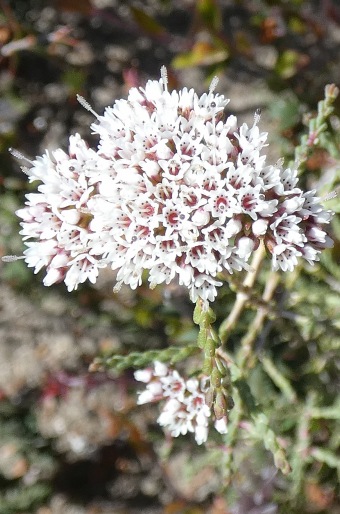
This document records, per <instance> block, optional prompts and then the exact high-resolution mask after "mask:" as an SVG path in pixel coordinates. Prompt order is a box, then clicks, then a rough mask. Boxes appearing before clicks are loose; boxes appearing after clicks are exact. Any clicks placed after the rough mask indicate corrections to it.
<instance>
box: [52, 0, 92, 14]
mask: <svg viewBox="0 0 340 514" xmlns="http://www.w3.org/2000/svg"><path fill="white" fill-rule="evenodd" d="M57 8H58V10H61V11H68V12H76V13H79V14H85V15H87V16H89V15H90V14H91V11H92V9H93V7H92V4H91V1H90V0H82V1H81V2H78V1H77V0H57Z"/></svg>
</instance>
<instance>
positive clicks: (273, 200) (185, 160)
mask: <svg viewBox="0 0 340 514" xmlns="http://www.w3.org/2000/svg"><path fill="white" fill-rule="evenodd" d="M165 77H166V74H165V73H163V77H162V78H161V79H160V80H159V81H149V82H147V84H146V86H145V88H144V89H143V88H139V89H137V88H132V89H131V90H130V92H129V95H128V98H127V100H117V101H116V102H115V103H114V105H113V106H112V107H107V108H106V110H105V112H104V114H103V116H97V121H96V122H95V123H94V124H93V125H92V127H91V128H92V130H93V131H94V132H95V133H96V134H98V136H99V144H98V148H97V149H96V150H91V149H88V148H87V146H86V144H85V142H84V141H83V140H82V139H81V138H80V136H79V135H76V136H71V137H70V145H69V151H68V153H65V152H63V151H62V150H60V149H59V150H56V151H55V152H52V154H49V153H48V152H46V153H45V155H44V156H43V157H38V158H37V159H36V160H35V161H33V162H32V167H31V168H30V169H29V170H27V174H28V176H29V178H30V181H34V180H38V181H39V182H40V185H39V186H38V192H37V193H32V194H28V195H27V196H26V198H27V202H26V206H25V207H24V208H23V209H20V210H19V211H18V213H17V214H18V215H19V216H20V217H21V218H22V222H21V225H22V230H21V234H22V235H23V237H24V240H25V241H26V245H27V249H26V250H25V252H24V255H25V259H26V262H27V264H28V265H29V266H32V267H34V268H35V271H36V272H38V271H39V270H40V269H41V268H43V267H45V268H46V270H47V274H46V277H45V279H44V283H45V285H51V284H53V283H55V282H59V281H64V282H65V283H66V285H67V287H68V289H69V290H70V291H71V290H73V289H76V288H77V286H78V284H80V283H82V282H84V281H85V280H90V282H92V283H94V282H95V281H96V279H97V275H98V271H99V269H100V268H102V267H106V266H109V267H111V268H112V269H113V270H117V284H116V287H115V289H116V290H117V289H119V287H120V286H121V285H122V284H127V285H129V286H130V287H131V288H133V289H135V288H136V287H138V286H139V285H140V284H141V283H142V274H143V272H144V271H145V270H147V272H148V279H149V282H150V285H151V287H154V286H156V285H157V284H162V283H165V284H169V283H170V282H171V281H173V280H177V281H178V283H179V284H180V285H183V286H185V287H186V288H188V290H189V292H190V297H191V299H192V301H194V302H195V301H196V300H197V299H198V298H202V299H203V300H205V301H213V300H214V299H215V297H216V294H217V289H216V288H217V287H219V286H221V285H222V277H223V273H224V274H225V273H233V272H234V271H235V270H237V271H239V270H242V269H249V267H248V265H247V262H248V261H249V259H250V257H251V255H252V253H253V252H254V251H255V250H256V249H257V247H258V246H259V245H260V244H264V245H265V246H266V248H267V250H268V253H269V254H270V255H271V256H272V263H273V268H274V269H282V270H283V271H291V270H293V268H294V267H295V266H296V264H297V262H298V257H302V258H304V259H306V260H307V261H308V262H309V263H313V262H314V261H316V260H318V258H319V253H320V251H321V250H322V249H323V248H325V247H327V246H331V244H332V241H331V239H330V238H329V237H328V235H327V232H326V231H325V229H324V226H325V224H327V223H329V221H330V219H331V213H330V212H329V211H326V210H325V209H324V208H323V207H322V206H321V204H320V203H319V201H318V198H316V197H315V192H314V191H308V192H305V193H304V192H303V191H302V190H301V189H299V188H298V187H297V184H298V179H297V173H296V170H291V169H286V170H284V169H282V165H281V164H280V163H277V164H276V165H266V163H265V161H266V156H265V155H262V154H261V152H262V150H263V148H264V147H265V146H266V139H267V134H266V133H264V132H260V130H259V127H258V121H259V115H258V114H256V115H255V118H254V123H253V125H252V126H248V125H247V124H245V123H244V124H242V125H241V126H240V127H238V125H237V119H236V117H235V116H229V117H225V113H224V108H225V106H226V105H227V103H228V102H229V100H227V99H225V98H224V96H223V95H219V94H215V93H214V91H213V89H214V87H215V85H216V81H215V82H214V84H213V85H212V86H211V88H210V90H209V92H208V93H205V94H203V95H202V96H200V97H199V96H198V95H197V94H196V93H195V91H194V90H193V89H190V90H188V89H186V88H184V89H182V90H180V91H172V92H169V91H168V90H167V82H166V78H165Z"/></svg>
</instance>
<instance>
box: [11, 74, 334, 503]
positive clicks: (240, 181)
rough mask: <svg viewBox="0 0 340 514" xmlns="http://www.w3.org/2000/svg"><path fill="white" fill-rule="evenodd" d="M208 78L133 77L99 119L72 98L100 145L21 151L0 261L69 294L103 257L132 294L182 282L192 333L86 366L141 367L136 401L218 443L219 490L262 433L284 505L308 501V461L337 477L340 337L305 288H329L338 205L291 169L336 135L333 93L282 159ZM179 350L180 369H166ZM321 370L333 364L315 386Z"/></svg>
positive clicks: (173, 429)
mask: <svg viewBox="0 0 340 514" xmlns="http://www.w3.org/2000/svg"><path fill="white" fill-rule="evenodd" d="M216 86H217V80H216V79H214V80H213V82H212V84H211V86H210V88H209V91H208V93H205V94H203V95H202V96H201V97H198V96H197V95H196V93H195V92H194V91H193V90H192V89H191V90H188V89H186V88H184V89H183V90H181V91H172V92H170V91H168V82H167V73H166V70H165V68H163V69H162V77H161V79H160V80H159V81H149V82H148V83H147V84H146V87H145V88H139V89H137V88H132V89H131V90H130V92H129V95H128V100H118V101H116V102H115V104H114V105H113V107H108V108H107V109H106V110H105V112H104V115H103V116H100V115H98V114H97V113H95V112H94V111H93V110H92V108H91V107H90V106H89V104H88V103H87V102H86V101H85V100H84V99H82V98H80V102H81V103H82V105H83V106H84V107H85V108H86V109H87V110H89V111H90V112H91V113H92V114H93V115H94V116H95V118H96V121H95V123H93V124H92V130H94V132H96V133H97V134H98V135H99V138H100V142H99V145H98V147H97V148H96V149H95V150H93V149H90V148H88V147H87V146H86V145H85V143H84V141H83V140H82V139H81V138H80V136H78V135H76V136H71V137H70V146H69V150H68V153H66V152H64V151H63V150H61V149H58V150H56V151H54V152H52V154H50V153H48V152H46V153H45V154H44V155H43V156H42V157H38V158H36V159H35V160H34V161H28V164H29V167H28V168H26V167H25V168H24V171H25V173H26V174H27V175H28V176H29V178H30V181H33V182H34V181H37V180H38V181H39V183H40V185H39V186H38V192H37V193H31V194H29V195H27V197H26V206H25V207H24V208H23V209H19V210H18V211H17V214H18V215H19V217H20V218H21V219H22V220H23V221H22V222H21V225H22V230H21V234H22V235H23V236H24V239H25V240H26V246H27V249H26V250H25V252H24V255H23V256H22V257H15V256H8V257H7V258H6V259H5V260H7V261H11V260H13V261H15V260H17V259H24V260H25V261H26V263H27V264H28V265H29V266H31V267H34V268H35V272H38V271H40V270H41V269H42V268H46V270H47V274H46V276H45V278H44V280H43V282H44V284H45V285H47V286H49V285H52V284H54V283H57V282H60V281H64V282H65V284H66V285H67V288H68V290H69V291H72V290H74V289H77V287H78V285H79V284H81V283H83V282H85V281H86V280H89V281H90V282H92V283H95V282H96V280H97V276H98V274H99V271H100V269H102V268H105V267H108V266H109V267H111V268H112V269H114V270H117V277H116V279H117V285H116V286H115V288H114V289H115V290H116V291H119V290H120V289H121V287H122V286H123V285H127V286H129V287H130V288H132V289H136V288H137V287H139V286H141V284H142V282H144V280H145V278H147V279H148V281H149V283H150V287H151V288H152V289H153V288H155V287H156V286H157V285H159V284H163V283H165V284H170V282H172V281H174V280H175V279H176V280H177V281H178V283H179V285H180V286H181V287H182V288H184V289H188V290H189V295H190V299H191V301H192V302H193V303H195V304H196V307H195V310H194V314H193V321H194V323H195V324H196V325H197V326H198V329H199V330H198V333H197V343H196V344H194V341H192V343H191V344H185V345H184V346H179V345H173V346H171V345H170V346H169V347H168V348H165V349H161V350H157V349H151V350H148V349H146V350H145V351H144V352H131V353H124V354H117V353H115V354H113V355H106V356H103V357H98V358H97V359H96V360H95V361H94V362H93V364H92V365H91V370H92V371H96V370H98V369H103V368H108V369H111V368H114V369H118V370H123V369H125V368H130V367H132V368H144V367H145V366H148V367H146V368H145V369H142V370H141V369H140V370H138V371H136V373H135V377H136V379H137V380H139V381H141V382H144V383H145V384H146V389H145V390H144V391H142V392H140V394H139V397H138V402H139V403H140V404H144V403H148V402H155V401H160V402H161V404H162V410H161V413H160V416H159V418H158V423H159V424H160V425H161V426H163V427H164V430H165V431H166V432H167V433H168V434H169V435H171V436H173V437H178V436H180V435H185V434H186V433H188V432H192V433H193V434H194V437H195V440H196V442H197V443H198V444H200V445H201V444H204V443H207V442H209V444H208V443H207V444H208V446H207V448H208V453H209V445H211V444H212V443H213V441H215V442H216V443H217V444H220V445H222V447H223V449H224V452H223V453H222V454H221V455H220V460H219V462H216V467H217V468H219V469H220V472H221V474H222V479H221V487H222V490H224V489H226V491H227V490H228V484H229V483H230V481H232V480H234V479H235V475H236V473H237V468H238V458H239V445H240V443H242V442H243V443H244V444H246V445H247V447H248V449H249V451H250V452H252V448H256V447H257V444H258V441H260V442H261V443H262V445H263V447H264V448H265V449H266V450H267V451H269V452H270V453H271V454H272V459H273V463H274V465H275V467H276V468H278V469H279V470H280V471H281V472H282V474H283V475H286V476H287V480H288V481H285V484H286V485H285V487H287V489H288V491H287V493H286V501H289V502H290V504H291V505H292V508H293V506H294V505H300V504H302V503H303V501H304V500H303V488H304V487H305V478H304V477H305V474H306V472H307V470H309V473H310V477H311V479H312V478H313V475H314V473H315V471H314V470H315V469H316V468H315V466H316V464H321V465H322V466H327V467H328V468H330V469H331V470H334V471H335V472H336V473H339V459H338V457H337V448H336V445H337V442H336V441H337V439H336V438H335V437H334V434H335V433H336V428H335V423H336V422H337V421H338V420H339V408H338V407H339V405H338V403H337V399H336V395H335V394H334V393H332V392H331V391H329V390H328V388H329V386H330V384H331V383H332V379H333V377H334V376H335V373H336V368H334V366H335V362H334V361H333V360H332V357H333V356H334V355H335V352H336V350H337V349H338V348H337V341H338V340H339V339H338V338H339V333H338V328H337V326H336V324H334V323H332V321H331V320H332V319H335V318H329V317H328V316H329V313H327V316H326V312H325V313H323V312H322V309H323V307H326V305H325V306H320V307H319V309H320V312H319V315H318V316H317V317H315V316H314V315H313V314H312V313H311V314H309V312H308V311H309V309H311V310H312V311H313V308H314V306H313V292H314V291H315V290H317V289H318V288H320V287H323V288H325V289H327V287H328V286H327V282H329V279H328V281H327V277H326V276H324V279H323V281H322V282H321V284H319V281H320V278H319V277H320V276H321V275H322V273H323V271H322V270H324V269H325V268H324V267H323V265H322V264H318V266H319V270H320V271H319V272H318V273H317V272H316V271H315V268H313V267H312V266H311V265H312V264H315V262H317V261H318V259H319V254H320V253H321V251H322V250H323V249H324V248H326V247H328V248H329V247H331V246H332V240H331V239H330V237H329V235H328V233H327V232H326V230H325V227H327V224H328V223H329V221H330V219H331V212H330V211H327V210H325V209H324V207H323V206H322V204H321V201H320V200H319V199H318V198H317V197H316V196H315V192H314V191H307V192H303V190H301V189H300V188H299V187H297V186H298V178H297V169H296V168H299V169H300V172H301V171H302V169H303V166H304V164H305V163H306V161H307V158H308V156H309V154H310V152H311V151H312V149H313V148H314V147H316V146H318V145H320V144H322V142H325V141H329V140H330V138H331V135H330V133H329V132H328V121H329V117H330V116H331V114H332V111H333V108H332V104H333V102H334V101H335V99H336V97H337V94H338V90H337V88H336V87H335V86H333V85H331V86H327V87H326V89H325V99H324V100H323V101H321V102H320V103H319V106H318V113H317V115H316V117H315V118H312V119H310V121H309V133H308V135H307V136H303V137H302V140H301V144H300V145H299V146H297V148H296V154H295V155H296V156H295V161H294V162H292V163H291V167H289V168H286V169H285V168H283V164H282V162H281V161H279V162H277V163H276V164H274V165H270V164H268V163H266V162H265V157H264V156H262V153H261V150H262V148H263V147H264V145H265V141H266V137H267V134H266V133H262V132H260V130H259V122H260V113H259V112H256V113H255V116H254V123H253V125H252V126H250V127H249V126H248V125H247V124H245V123H244V124H242V125H241V126H239V125H238V123H237V119H236V117H235V116H233V115H230V116H228V117H225V116H224V108H225V105H226V104H227V102H228V101H227V100H226V99H225V98H224V96H222V95H219V94H216V93H215V88H216ZM14 155H15V156H16V157H19V158H22V157H21V155H20V154H19V153H18V152H14ZM329 192H331V190H330V191H329ZM251 257H252V260H251V261H250V258H251ZM303 259H305V260H306V261H307V262H308V268H307V267H301V261H302V260H303ZM269 260H271V261H272V271H271V270H270V269H269V268H268V266H267V262H268V261H269ZM248 261H250V262H248ZM313 281H315V284H314V283H313ZM223 284H227V285H229V287H230V288H231V290H232V291H234V298H233V295H231V294H229V293H228V303H226V302H225V301H224V299H223V294H221V296H220V294H219V291H222V292H223V287H221V286H223ZM220 288H221V289H220ZM307 297H308V298H307ZM315 298H318V296H317V297H315ZM327 298H328V299H331V298H332V291H331V290H330V291H327ZM328 301H329V300H328ZM326 304H327V302H326ZM215 308H216V313H219V317H220V319H219V328H218V329H216V328H215V323H216V313H215V312H214V310H215ZM335 309H336V307H335ZM225 311H227V312H228V314H227V315H226V313H225ZM223 312H224V314H221V313H223ZM325 318H326V319H327V320H328V321H327V322H326V321H325ZM319 320H322V322H321V321H319ZM326 323H327V327H325V325H326ZM330 333H332V334H333V337H332V338H331V339H329V337H330ZM312 341H313V346H314V359H313V360H309V358H308V354H309V353H310V351H311V347H310V345H311V342H312ZM199 350H201V353H202V359H201V362H200V359H199V353H198V352H199ZM289 352H291V353H292V354H293V355H294V357H290V359H291V361H292V363H293V364H294V366H295V368H294V367H292V366H290V361H289ZM299 352H302V357H300V356H299ZM180 361H181V367H182V368H183V370H184V373H183V375H182V374H181V373H179V372H178V371H177V370H176V369H175V368H174V365H175V364H176V363H178V362H180ZM315 365H316V368H315V367H314V366H315ZM311 366H312V367H311ZM186 367H188V369H187V370H186ZM188 370H189V371H188ZM318 374H322V375H323V376H324V374H326V375H327V381H326V383H325V384H324V386H323V387H321V382H320V380H319V379H318ZM295 384H296V385H295ZM326 398H327V400H326ZM325 401H327V403H328V404H327V405H326V404H325V403H324V402H325ZM278 406H279V409H277V407H278ZM322 419H324V420H330V423H334V427H333V429H332V437H329V438H328V439H327V440H326V441H323V445H322V446H320V445H318V444H317V442H315V441H314V439H313V437H314V434H317V431H318V427H317V423H316V420H322ZM211 424H213V425H214V426H215V428H216V433H213V432H211V431H209V427H210V425H211ZM218 433H220V434H221V435H218ZM289 480H291V483H292V486H291V487H289V485H288V484H289Z"/></svg>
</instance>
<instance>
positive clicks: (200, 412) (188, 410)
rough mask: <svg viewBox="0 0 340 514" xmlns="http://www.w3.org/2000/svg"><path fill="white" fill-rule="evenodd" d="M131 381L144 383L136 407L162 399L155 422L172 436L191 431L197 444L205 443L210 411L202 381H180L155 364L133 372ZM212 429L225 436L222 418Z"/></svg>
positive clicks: (178, 375)
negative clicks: (133, 378)
mask: <svg viewBox="0 0 340 514" xmlns="http://www.w3.org/2000/svg"><path fill="white" fill-rule="evenodd" d="M135 379H136V380H138V381H140V382H144V383H146V384H147V385H146V389H145V390H144V391H142V392H140V393H139V396H138V404H139V405H141V404H144V403H149V402H156V401H159V400H165V404H164V406H163V409H162V412H161V414H160V416H159V418H158V420H157V422H158V423H159V425H161V426H162V427H165V428H166V429H167V430H168V431H169V433H170V435H171V436H172V437H178V436H179V435H185V434H187V433H188V432H192V433H194V434H195V440H196V442H197V444H202V443H204V442H205V441H206V440H207V437H208V430H209V417H210V416H211V410H210V408H209V406H208V405H207V403H206V400H205V391H204V386H203V385H202V382H201V383H200V382H199V381H198V380H197V379H196V378H191V379H189V380H184V379H183V378H182V377H181V375H180V374H179V373H178V372H177V371H176V370H173V369H171V368H168V367H167V366H166V365H165V364H163V363H161V362H158V361H156V362H155V363H154V369H152V368H147V369H144V370H138V371H136V372H135ZM214 426H215V428H216V430H217V431H218V432H219V433H220V434H225V433H226V432H227V419H226V417H223V418H221V419H219V420H215V422H214Z"/></svg>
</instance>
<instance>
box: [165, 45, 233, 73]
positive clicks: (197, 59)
mask: <svg viewBox="0 0 340 514" xmlns="http://www.w3.org/2000/svg"><path fill="white" fill-rule="evenodd" d="M228 57H229V52H228V49H227V48H226V47H225V48H217V47H216V46H214V45H212V44H211V43H208V42H206V41H199V42H197V43H196V44H195V45H194V47H193V48H192V50H191V51H190V52H186V53H182V54H179V55H177V56H176V57H175V58H174V59H173V61H172V65H173V67H174V68H177V69H181V68H189V67H191V66H209V65H211V64H216V63H219V62H222V61H225V60H226V59H228Z"/></svg>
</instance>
